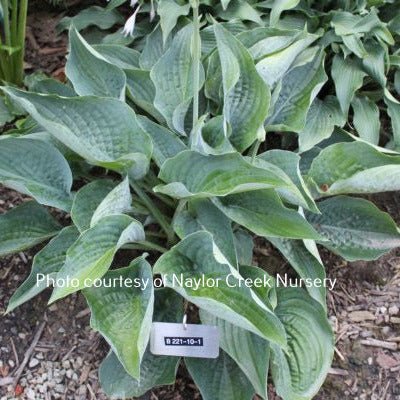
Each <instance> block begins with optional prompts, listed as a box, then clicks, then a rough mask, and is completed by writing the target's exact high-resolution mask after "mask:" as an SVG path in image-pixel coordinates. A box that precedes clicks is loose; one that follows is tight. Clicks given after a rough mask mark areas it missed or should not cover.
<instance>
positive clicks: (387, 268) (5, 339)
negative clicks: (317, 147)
mask: <svg viewBox="0 0 400 400" xmlns="http://www.w3.org/2000/svg"><path fill="white" fill-rule="evenodd" d="M0 199H1V202H0V212H4V211H6V210H8V209H10V208H11V207H13V206H16V205H17V204H19V203H20V202H21V201H22V200H23V199H22V196H21V195H19V194H18V193H16V192H13V191H10V190H8V189H5V188H3V187H2V188H0ZM375 200H378V202H379V204H380V207H381V209H383V210H385V211H388V212H390V213H391V215H393V216H394V218H395V219H396V220H397V222H399V221H400V207H399V194H398V193H389V194H385V195H381V196H376V198H375ZM32 254H34V252H24V253H20V254H18V255H15V256H12V257H7V258H5V259H2V260H1V261H0V271H1V273H0V311H4V310H5V306H6V304H7V301H8V299H9V298H10V296H11V294H12V293H13V292H14V291H15V290H16V288H17V287H18V286H19V285H20V284H21V283H22V282H23V281H24V279H26V277H27V276H28V273H29V271H30V263H31V260H32ZM255 254H256V260H255V261H257V260H258V261H260V262H261V263H262V264H263V265H268V267H269V268H271V272H274V271H275V272H277V271H281V272H282V271H285V270H288V269H287V268H286V266H285V262H284V260H283V259H282V258H281V257H280V256H279V254H278V253H277V252H276V251H275V250H274V249H273V248H272V247H271V246H268V245H266V244H265V243H258V246H257V248H256V252H255ZM323 258H324V262H325V265H326V267H327V271H328V276H329V277H332V278H337V280H338V284H337V286H336V287H335V289H334V291H332V292H331V293H330V294H329V300H328V305H329V316H330V320H331V321H332V323H333V325H334V326H335V333H336V339H337V343H336V348H337V353H336V355H335V360H334V363H333V366H332V370H331V373H330V374H329V375H328V378H327V381H326V382H325V384H324V386H323V387H322V389H321V392H320V394H319V395H318V396H317V397H316V399H318V400H326V399H329V400H336V399H338V400H339V399H342V400H343V399H346V400H347V399H348V400H356V399H359V400H397V399H399V398H400V381H399V376H400V350H399V348H400V312H399V308H400V250H396V251H393V252H391V253H390V254H388V255H387V256H385V257H383V258H381V259H380V260H379V261H376V262H375V261H374V262H355V263H347V262H344V261H343V260H341V259H339V258H338V257H336V256H334V255H332V254H330V253H328V252H326V251H324V252H323ZM49 294H50V290H48V291H46V292H45V293H43V294H41V295H39V296H37V297H36V298H35V299H33V300H32V301H30V302H28V303H27V304H24V305H22V306H21V307H19V308H18V309H16V310H15V311H13V312H12V313H11V314H10V315H7V316H5V317H3V318H2V323H1V325H0V350H1V352H0V361H1V364H0V366H1V368H0V382H1V379H3V380H4V379H7V378H14V376H15V371H16V370H18V366H19V365H20V364H21V362H22V361H23V359H24V356H25V354H26V352H27V350H28V349H29V347H30V345H31V344H32V341H33V340H34V336H35V333H36V332H37V331H38V329H40V327H41V326H44V328H43V332H42V334H41V335H40V338H39V340H38V342H37V344H36V346H35V348H34V350H33V352H32V354H31V358H30V360H29V361H28V363H27V365H26V367H25V368H24V370H23V372H22V375H21V377H20V379H19V383H18V385H17V386H16V389H14V388H13V386H12V384H9V385H4V386H2V387H1V388H0V393H1V396H0V399H1V400H6V399H7V400H11V399H30V400H33V399H34V400H39V399H40V400H41V399H44V400H47V399H53V398H54V399H57V398H59V399H71V400H72V399H74V400H75V399H79V400H86V399H98V400H103V399H107V397H106V396H105V395H104V393H102V391H101V389H100V385H99V382H98V378H97V370H98V366H99V364H100V361H101V360H102V359H103V357H104V356H105V355H106V353H107V351H108V346H107V344H106V343H105V342H104V339H102V338H101V337H100V335H99V334H97V333H95V332H93V331H92V330H91V329H90V327H89V313H88V308H87V305H86V302H85V299H84V298H83V296H82V295H81V294H74V295H72V296H69V297H68V298H66V299H64V300H61V301H59V302H57V303H55V304H54V305H53V306H50V308H47V309H46V304H47V300H48V298H49ZM43 324H44V325H43ZM396 346H397V347H396ZM16 355H17V356H16ZM3 382H4V381H3ZM15 393H17V394H18V393H20V395H19V396H17V395H14V394H15ZM200 398H201V397H200V394H199V393H198V391H197V389H196V387H195V385H194V384H193V382H192V381H191V379H190V378H189V376H188V374H187V372H186V371H185V369H184V368H183V367H182V366H181V367H180V369H179V376H178V379H177V382H176V384H175V385H174V386H167V387H163V388H160V389H158V390H154V391H152V392H151V393H150V394H149V395H148V396H144V397H143V399H152V400H156V399H159V400H195V399H200ZM270 398H271V399H272V400H274V399H278V397H276V396H275V397H274V392H273V388H272V387H271V393H270Z"/></svg>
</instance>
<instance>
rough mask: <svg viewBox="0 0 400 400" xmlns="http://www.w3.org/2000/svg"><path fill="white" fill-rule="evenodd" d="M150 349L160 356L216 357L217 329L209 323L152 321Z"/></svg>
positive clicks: (217, 347) (217, 345) (217, 352)
mask: <svg viewBox="0 0 400 400" xmlns="http://www.w3.org/2000/svg"><path fill="white" fill-rule="evenodd" d="M150 351H151V352H152V353H153V354H155V355H160V356H161V355H165V356H182V357H198V358H217V357H218V355H219V331H218V328H217V327H216V326H211V325H196V324H176V323H165V322H154V323H153V325H152V328H151V335H150Z"/></svg>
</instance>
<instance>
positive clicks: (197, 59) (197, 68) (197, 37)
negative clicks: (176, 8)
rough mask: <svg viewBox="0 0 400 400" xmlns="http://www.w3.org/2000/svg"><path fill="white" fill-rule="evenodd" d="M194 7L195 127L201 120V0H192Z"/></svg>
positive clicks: (193, 122) (193, 124) (193, 125)
mask: <svg viewBox="0 0 400 400" xmlns="http://www.w3.org/2000/svg"><path fill="white" fill-rule="evenodd" d="M191 4H192V9H193V41H192V52H193V54H192V57H193V121H192V127H193V129H194V128H195V127H196V125H197V121H198V120H199V90H200V57H201V39H200V21H199V0H192V1H191Z"/></svg>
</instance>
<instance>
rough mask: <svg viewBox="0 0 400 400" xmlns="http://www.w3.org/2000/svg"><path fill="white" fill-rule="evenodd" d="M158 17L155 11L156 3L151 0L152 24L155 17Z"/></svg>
mask: <svg viewBox="0 0 400 400" xmlns="http://www.w3.org/2000/svg"><path fill="white" fill-rule="evenodd" d="M155 16H156V11H155V9H154V1H153V0H151V8H150V22H152V21H153V19H154V17H155Z"/></svg>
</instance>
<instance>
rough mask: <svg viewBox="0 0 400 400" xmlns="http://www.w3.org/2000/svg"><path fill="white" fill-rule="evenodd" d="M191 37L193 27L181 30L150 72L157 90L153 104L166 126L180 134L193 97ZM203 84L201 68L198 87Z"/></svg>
mask: <svg viewBox="0 0 400 400" xmlns="http://www.w3.org/2000/svg"><path fill="white" fill-rule="evenodd" d="M192 34H193V25H192V24H189V25H186V26H185V27H184V28H182V29H181V30H180V31H179V32H178V33H177V35H176V36H175V37H174V40H173V42H172V44H171V46H170V47H169V49H168V50H167V52H166V53H165V54H164V55H163V56H162V57H161V58H160V59H159V61H158V62H157V63H156V64H155V65H154V66H153V68H152V69H151V72H150V77H151V79H152V81H153V83H154V86H155V88H156V97H155V99H154V105H155V106H156V108H157V109H158V111H159V112H160V113H161V114H162V115H163V116H164V118H165V119H166V121H167V123H168V126H169V127H170V128H171V129H174V130H176V131H177V132H179V133H181V134H183V135H184V134H185V129H184V122H185V116H186V113H187V111H188V108H189V106H190V103H191V101H192V98H193V95H194V92H193V78H192V77H193V68H194V63H193V58H192V50H191V46H192ZM203 81H204V70H203V67H202V65H200V87H201V86H202V85H203Z"/></svg>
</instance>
